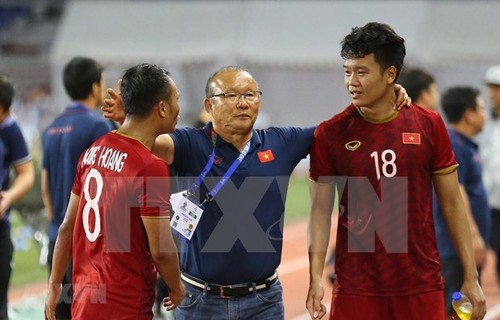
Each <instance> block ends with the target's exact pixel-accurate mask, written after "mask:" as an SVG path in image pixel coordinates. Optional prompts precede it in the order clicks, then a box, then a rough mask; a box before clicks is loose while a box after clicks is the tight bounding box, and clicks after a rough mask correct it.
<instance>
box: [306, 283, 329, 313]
mask: <svg viewBox="0 0 500 320" xmlns="http://www.w3.org/2000/svg"><path fill="white" fill-rule="evenodd" d="M324 295H325V291H324V289H323V286H322V285H321V283H316V284H311V285H310V286H309V292H308V293H307V300H306V308H307V311H309V315H310V316H311V319H313V320H314V319H321V318H322V317H323V316H324V315H325V314H326V306H325V305H324V304H323V303H322V302H321V300H323V297H324Z"/></svg>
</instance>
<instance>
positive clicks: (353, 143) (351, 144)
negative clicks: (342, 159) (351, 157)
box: [345, 141, 361, 151]
mask: <svg viewBox="0 0 500 320" xmlns="http://www.w3.org/2000/svg"><path fill="white" fill-rule="evenodd" d="M360 145H361V141H349V142H348V143H346V144H345V148H346V149H347V150H349V151H354V150H356V149H357V148H359V146H360Z"/></svg>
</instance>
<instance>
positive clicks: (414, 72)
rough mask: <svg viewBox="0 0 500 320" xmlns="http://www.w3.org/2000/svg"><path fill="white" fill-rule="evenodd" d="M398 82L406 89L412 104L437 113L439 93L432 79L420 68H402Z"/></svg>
mask: <svg viewBox="0 0 500 320" xmlns="http://www.w3.org/2000/svg"><path fill="white" fill-rule="evenodd" d="M399 82H400V83H401V85H402V86H403V87H404V88H405V89H406V91H407V92H408V95H409V96H410V98H411V100H412V101H413V103H414V104H416V105H418V106H420V107H424V108H427V109H430V110H434V111H437V110H438V105H439V91H438V90H437V86H436V81H435V80H434V77H433V76H432V75H431V74H430V73H428V72H427V71H425V70H424V69H420V68H404V69H403V71H402V72H401V75H400V76H399Z"/></svg>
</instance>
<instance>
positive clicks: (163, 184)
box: [72, 132, 170, 319]
mask: <svg viewBox="0 0 500 320" xmlns="http://www.w3.org/2000/svg"><path fill="white" fill-rule="evenodd" d="M168 179H169V171H168V167H167V164H166V163H165V162H164V161H163V160H161V159H160V158H158V157H156V156H155V155H153V154H152V153H151V152H150V151H149V150H148V149H147V148H146V147H144V145H142V144H141V143H140V142H139V141H137V140H134V139H131V138H128V137H125V136H122V135H119V134H117V133H115V132H111V133H108V134H106V135H105V136H103V137H101V138H100V139H98V140H97V141H96V142H95V143H94V144H93V145H92V146H91V147H90V148H89V149H87V150H86V151H85V152H84V153H82V155H81V157H80V160H79V162H78V167H77V174H76V177H75V182H74V185H73V190H72V192H73V193H74V194H76V195H78V196H80V203H79V206H78V213H77V217H76V221H75V227H74V232H73V285H74V288H73V290H74V297H73V305H72V317H73V319H151V318H152V317H153V314H152V306H153V303H154V297H155V281H156V268H155V266H154V264H153V260H152V257H151V254H150V251H149V244H148V239H147V235H146V231H145V229H144V226H143V223H142V220H141V216H150V217H158V218H160V217H162V218H165V217H168V215H169V193H170V192H169V191H170V190H169V180H168Z"/></svg>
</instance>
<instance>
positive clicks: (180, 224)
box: [170, 191, 203, 240]
mask: <svg viewBox="0 0 500 320" xmlns="http://www.w3.org/2000/svg"><path fill="white" fill-rule="evenodd" d="M170 204H171V205H172V211H173V214H172V215H171V218H170V226H171V227H172V228H173V229H174V230H176V231H177V232H179V233H180V234H181V235H182V236H184V237H185V238H186V239H188V240H191V237H192V236H193V233H194V231H195V230H196V227H197V226H198V222H199V221H200V219H201V215H202V214H203V208H201V206H200V205H199V204H197V203H196V202H194V201H192V200H191V199H189V198H188V196H187V192H186V191H181V192H177V193H173V194H171V195H170Z"/></svg>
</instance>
